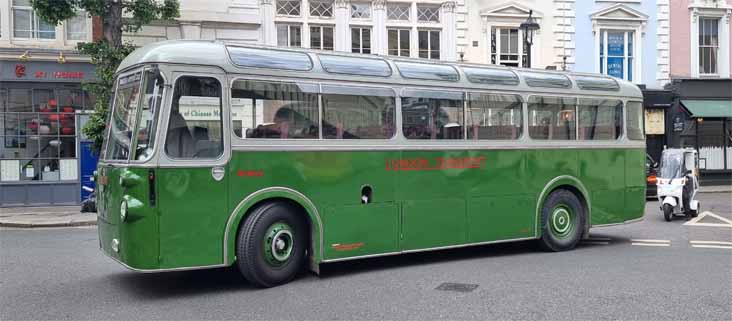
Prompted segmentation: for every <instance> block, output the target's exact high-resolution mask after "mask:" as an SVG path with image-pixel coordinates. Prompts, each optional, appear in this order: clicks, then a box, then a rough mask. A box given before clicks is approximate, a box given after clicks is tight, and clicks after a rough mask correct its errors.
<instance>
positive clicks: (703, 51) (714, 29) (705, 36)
mask: <svg viewBox="0 0 732 321" xmlns="http://www.w3.org/2000/svg"><path fill="white" fill-rule="evenodd" d="M718 56H719V19H714V18H699V73H700V74H712V75H714V74H717V59H718Z"/></svg>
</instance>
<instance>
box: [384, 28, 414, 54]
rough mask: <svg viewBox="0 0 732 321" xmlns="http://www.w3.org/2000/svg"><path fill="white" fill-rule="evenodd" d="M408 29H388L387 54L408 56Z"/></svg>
mask: <svg viewBox="0 0 732 321" xmlns="http://www.w3.org/2000/svg"><path fill="white" fill-rule="evenodd" d="M410 32H411V30H409V29H388V30H387V34H388V38H389V55H392V56H401V57H409V47H410V41H409V38H410V37H409V34H410Z"/></svg>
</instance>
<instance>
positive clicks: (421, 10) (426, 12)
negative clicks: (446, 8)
mask: <svg viewBox="0 0 732 321" xmlns="http://www.w3.org/2000/svg"><path fill="white" fill-rule="evenodd" d="M417 21H419V22H440V6H431V5H417Z"/></svg>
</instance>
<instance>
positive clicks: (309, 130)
mask: <svg viewBox="0 0 732 321" xmlns="http://www.w3.org/2000/svg"><path fill="white" fill-rule="evenodd" d="M317 91H318V87H317V86H316V85H300V84H294V83H278V82H262V81H248V80H237V81H234V83H233V85H232V88H231V122H232V128H233V130H234V133H235V134H236V135H237V136H238V137H241V138H276V139H317V138H318V135H319V128H318V94H317Z"/></svg>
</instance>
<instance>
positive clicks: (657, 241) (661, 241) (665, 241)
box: [630, 239, 671, 243]
mask: <svg viewBox="0 0 732 321" xmlns="http://www.w3.org/2000/svg"><path fill="white" fill-rule="evenodd" d="M630 241H631V242H645V243H671V241H669V240H652V239H631V240H630Z"/></svg>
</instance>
